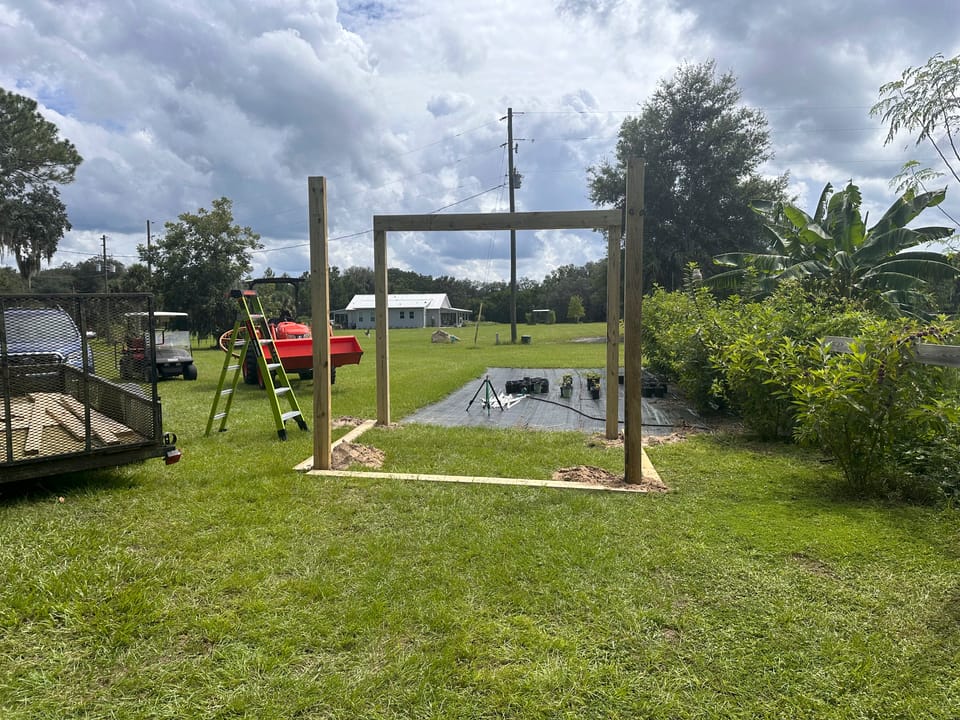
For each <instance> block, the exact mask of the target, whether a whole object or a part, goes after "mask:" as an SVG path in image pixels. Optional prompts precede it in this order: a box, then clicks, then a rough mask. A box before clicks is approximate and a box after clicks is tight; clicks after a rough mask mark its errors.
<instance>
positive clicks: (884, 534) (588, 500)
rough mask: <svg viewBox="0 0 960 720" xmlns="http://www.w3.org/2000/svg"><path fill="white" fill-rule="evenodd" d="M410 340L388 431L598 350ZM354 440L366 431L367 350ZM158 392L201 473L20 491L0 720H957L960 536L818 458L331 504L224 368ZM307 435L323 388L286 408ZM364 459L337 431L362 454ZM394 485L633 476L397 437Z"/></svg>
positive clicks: (350, 403) (543, 331)
mask: <svg viewBox="0 0 960 720" xmlns="http://www.w3.org/2000/svg"><path fill="white" fill-rule="evenodd" d="M474 331H475V328H473V327H470V328H462V329H461V330H460V331H459V332H457V334H458V335H459V336H460V338H461V342H459V343H456V344H453V345H434V344H431V343H430V342H429V335H430V333H429V331H427V330H423V331H419V330H408V331H392V332H391V335H390V337H391V346H390V362H391V378H392V382H391V398H392V404H393V414H392V416H393V419H394V420H395V421H399V420H402V418H403V417H404V416H405V415H407V414H409V413H410V412H411V411H412V410H414V409H416V408H417V407H420V406H422V405H425V404H428V403H430V402H433V401H435V400H438V399H440V398H442V397H443V396H445V395H446V394H447V393H449V392H451V391H452V390H454V389H455V388H458V387H460V386H462V385H463V384H465V383H468V382H473V381H475V380H476V379H477V378H480V377H482V373H483V372H484V370H485V368H487V367H492V366H506V367H517V368H538V367H600V366H602V365H603V364H604V353H605V349H604V346H603V344H600V343H595V344H591V343H581V342H573V340H575V339H577V338H583V337H598V336H603V335H605V328H604V327H603V326H602V325H580V326H575V325H558V326H534V327H528V326H523V327H522V329H521V332H522V333H523V334H530V335H532V338H533V341H532V343H531V344H530V345H516V346H512V345H509V344H506V345H496V344H495V333H499V335H500V338H501V341H503V340H505V339H508V338H509V336H510V329H509V327H507V326H492V325H484V326H481V327H480V329H479V332H478V336H477V342H476V344H474ZM358 337H359V338H360V341H361V344H362V345H363V347H364V349H365V351H366V355H365V357H364V359H363V362H362V363H361V364H360V365H359V366H347V367H344V368H342V369H341V370H340V371H338V376H337V382H336V384H335V385H334V386H333V398H332V400H333V414H334V416H335V417H337V416H352V417H365V418H373V417H375V412H376V401H375V397H376V396H375V388H374V378H375V363H374V355H375V347H374V340H375V338H374V335H373V334H371V335H370V336H365V335H364V334H363V333H360V334H359V336H358ZM196 357H197V363H198V365H199V368H200V379H199V380H198V381H196V382H193V383H189V382H185V381H183V380H175V381H169V382H164V383H162V384H161V386H160V390H161V395H162V397H163V400H164V418H165V426H166V427H167V429H169V430H171V431H174V432H176V433H177V434H178V436H179V446H180V447H181V448H182V449H183V452H184V456H183V459H182V461H181V462H180V463H179V464H178V465H175V466H171V467H165V466H164V465H163V463H162V462H161V461H158V460H154V461H149V462H146V463H143V464H140V465H134V466H127V467H124V468H120V469H116V470H109V471H98V472H90V473H85V474H81V475H75V476H72V477H67V478H62V479H56V480H47V481H43V482H41V483H37V484H34V485H30V486H8V485H0V572H2V584H0V718H4V719H6V718H344V719H346V718H756V717H769V718H945V719H946V718H956V717H958V716H960V513H958V512H957V511H956V510H954V509H950V508H945V507H929V506H915V505H904V504H900V503H897V502H894V501H892V500H891V501H889V502H887V501H864V500H857V499H852V498H848V497H843V496H839V495H837V494H836V492H835V491H834V489H833V488H834V486H835V484H836V471H835V469H834V468H833V467H832V466H831V465H830V464H829V463H824V462H822V458H821V457H820V456H819V455H818V454H816V453H813V452H809V451H803V450H799V449H797V448H795V447H792V446H787V445H780V444H775V445H768V444H759V443H755V442H753V441H751V440H750V439H749V438H742V437H735V436H726V435H715V436H698V437H693V438H690V439H687V440H685V441H683V442H681V443H676V444H671V445H663V446H656V447H650V448H649V449H648V455H649V456H650V458H651V460H652V461H653V463H654V465H655V466H656V468H657V470H658V471H659V473H660V475H661V477H662V478H663V480H664V482H666V484H667V485H668V486H669V487H670V488H671V492H670V493H667V494H657V495H639V494H613V493H603V492H585V491H578V490H553V489H544V488H517V487H502V486H483V485H455V484H432V483H417V482H409V481H380V480H372V479H356V478H351V479H343V478H338V479H326V478H323V479H321V478H316V477H310V476H302V475H299V474H297V473H296V472H294V471H293V470H292V468H293V466H294V465H296V464H297V463H299V462H301V461H302V460H303V459H305V458H306V457H308V456H309V455H310V454H311V453H312V448H311V434H310V433H309V432H301V431H299V430H297V429H296V428H295V427H293V426H291V429H290V430H289V431H288V432H289V435H290V438H289V440H288V441H287V442H285V443H282V442H280V441H278V440H277V438H276V433H275V430H274V427H273V422H272V419H271V416H270V413H269V408H268V405H267V401H266V398H265V397H264V396H263V394H262V392H261V391H259V390H258V389H256V388H253V387H247V386H242V387H241V389H240V392H239V393H238V396H237V400H236V402H235V404H234V407H233V410H232V411H231V416H230V418H229V422H228V428H229V429H228V431H227V432H226V433H222V434H218V433H215V434H214V435H212V436H211V437H204V429H205V426H206V423H207V417H208V413H209V410H210V405H211V402H212V400H213V394H214V390H215V388H216V382H217V377H218V375H219V371H220V367H221V363H222V361H223V355H222V354H221V353H220V352H219V351H217V350H208V349H199V350H197V352H196ZM294 384H295V389H296V390H297V391H298V397H299V399H300V401H301V404H302V405H303V407H304V410H305V412H306V413H307V415H308V416H309V415H310V411H311V406H312V390H313V385H312V383H311V382H301V381H295V383H294ZM342 432H345V431H343V430H340V431H338V433H340V434H342ZM361 442H364V443H368V444H371V445H374V446H376V447H379V448H381V449H383V450H384V451H385V453H386V458H387V459H386V465H385V467H384V469H385V470H388V471H389V470H398V471H410V470H419V471H422V472H443V473H449V474H464V475H491V474H495V475H508V476H514V477H534V478H536V477H549V474H550V472H552V470H553V469H556V468H558V467H561V466H566V465H573V464H589V465H596V466H599V467H604V468H607V469H610V470H614V471H618V470H619V471H622V468H623V453H622V450H619V449H615V448H614V449H611V448H605V447H603V446H602V445H598V444H595V443H591V442H589V439H588V438H586V437H585V436H582V435H579V434H576V433H541V432H533V431H527V430H512V431H486V430H483V429H466V428H449V429H448V428H434V427H427V426H403V425H402V424H401V425H399V426H396V427H391V428H382V429H381V428H377V429H374V430H372V431H370V432H368V433H367V434H366V435H364V436H363V438H362V439H361Z"/></svg>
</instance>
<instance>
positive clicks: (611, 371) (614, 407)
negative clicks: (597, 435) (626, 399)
mask: <svg viewBox="0 0 960 720" xmlns="http://www.w3.org/2000/svg"><path fill="white" fill-rule="evenodd" d="M620 234H621V228H620V226H619V225H611V226H610V227H608V228H607V432H606V438H607V440H616V438H617V435H618V434H619V430H620V417H619V416H620V378H619V376H620Z"/></svg>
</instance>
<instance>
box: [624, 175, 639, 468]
mask: <svg viewBox="0 0 960 720" xmlns="http://www.w3.org/2000/svg"><path fill="white" fill-rule="evenodd" d="M643 170H644V163H643V160H641V159H639V158H630V159H629V160H628V161H627V190H626V196H627V197H626V205H627V207H626V210H627V220H626V233H625V236H624V281H623V283H624V300H623V335H624V337H623V374H624V387H623V392H624V400H623V409H624V427H623V450H624V464H625V468H624V469H625V473H624V479H625V480H626V481H627V482H628V483H639V482H642V481H643V440H642V436H641V429H642V427H643V415H642V397H643V396H642V392H641V391H642V389H643V358H642V356H641V351H640V336H641V322H640V310H641V306H642V303H643V214H644V203H643Z"/></svg>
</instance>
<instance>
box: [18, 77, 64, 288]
mask: <svg viewBox="0 0 960 720" xmlns="http://www.w3.org/2000/svg"><path fill="white" fill-rule="evenodd" d="M82 160H83V159H82V158H81V157H80V154H79V153H78V152H77V149H76V148H75V147H74V146H73V144H72V143H71V142H70V141H69V140H65V139H61V138H60V136H59V129H58V128H57V126H56V125H54V124H53V123H51V122H50V121H49V120H47V119H46V118H44V117H43V115H41V114H40V112H39V111H38V110H37V103H36V101H35V100H32V99H30V98H28V97H24V96H23V95H18V94H16V93H11V92H8V91H6V90H4V89H3V88H0V252H2V251H9V252H11V253H13V255H14V256H15V258H16V260H17V267H18V268H19V269H20V274H21V275H22V276H23V278H24V280H26V281H27V284H28V286H29V284H30V280H31V278H32V277H33V276H34V275H35V274H36V273H37V272H38V271H39V270H40V262H41V260H43V259H46V260H48V261H49V260H50V258H51V257H52V256H53V253H54V252H55V251H56V249H57V245H58V244H59V242H60V239H61V238H62V237H63V233H64V232H65V231H66V230H69V229H70V222H69V220H68V218H67V211H66V207H65V206H64V204H63V202H62V201H61V200H60V193H59V192H58V190H57V187H56V186H57V185H60V184H63V183H69V182H72V181H73V179H74V174H75V173H76V170H77V167H78V166H79V165H80V163H81V162H82Z"/></svg>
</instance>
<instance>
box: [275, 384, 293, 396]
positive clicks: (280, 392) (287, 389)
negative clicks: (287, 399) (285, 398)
mask: <svg viewBox="0 0 960 720" xmlns="http://www.w3.org/2000/svg"><path fill="white" fill-rule="evenodd" d="M274 392H276V393H277V395H285V394H286V393H288V392H290V386H289V385H288V386H286V387H278V388H274Z"/></svg>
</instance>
